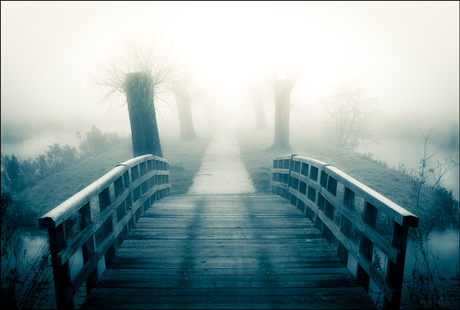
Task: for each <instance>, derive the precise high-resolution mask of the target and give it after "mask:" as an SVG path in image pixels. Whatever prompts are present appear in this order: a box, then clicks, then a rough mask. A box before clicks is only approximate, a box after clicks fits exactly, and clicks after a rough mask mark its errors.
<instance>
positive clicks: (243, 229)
mask: <svg viewBox="0 0 460 310" xmlns="http://www.w3.org/2000/svg"><path fill="white" fill-rule="evenodd" d="M81 308H82V309H94V308H97V309H100V308H124V309H128V308H226V309H231V308H233V309H235V308H264V309H265V308H297V309H298V308H302V309H306V308H325V309H332V308H353V309H358V308H375V306H374V303H373V302H372V300H371V298H370V297H369V296H368V294H367V293H366V291H365V289H364V288H363V287H361V286H358V285H357V282H356V279H355V277H354V276H353V275H352V274H351V273H350V271H349V270H348V269H347V268H346V267H344V266H343V265H342V264H341V263H340V262H339V260H338V258H337V249H336V247H334V246H333V245H331V244H330V243H328V242H327V240H326V239H324V238H322V236H321V232H320V231H319V230H318V229H316V228H314V226H313V224H312V222H311V221H310V220H309V219H307V218H305V215H304V214H303V213H302V212H301V211H299V210H298V209H297V208H296V207H294V206H292V205H291V204H289V202H288V201H287V200H286V199H283V198H280V197H278V196H275V195H271V194H227V195H178V196H173V197H167V198H164V199H162V200H160V201H157V202H155V203H154V204H153V205H152V207H150V208H149V209H148V210H147V211H146V212H145V214H144V216H143V217H142V218H140V219H139V221H138V222H137V224H136V227H135V228H134V229H133V230H131V232H130V234H129V236H128V237H127V238H126V239H125V240H124V242H123V243H122V245H121V246H120V247H119V249H118V250H117V252H116V254H115V257H114V258H113V260H112V261H111V263H110V264H109V265H108V266H107V269H106V270H105V272H104V274H103V275H102V276H101V278H100V279H99V284H98V285H97V286H96V287H94V288H93V289H92V290H91V292H90V294H89V295H88V297H87V298H86V300H85V302H84V303H83V305H82V307H81Z"/></svg>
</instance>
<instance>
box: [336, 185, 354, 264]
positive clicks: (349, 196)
mask: <svg viewBox="0 0 460 310" xmlns="http://www.w3.org/2000/svg"><path fill="white" fill-rule="evenodd" d="M343 204H344V205H345V206H346V207H347V208H348V209H350V210H352V211H354V209H355V193H354V192H353V191H352V190H350V189H349V188H348V187H345V194H344V196H343ZM340 231H341V232H342V233H343V234H344V235H345V236H347V237H350V235H351V222H350V221H349V220H348V219H347V218H346V217H345V216H342V221H341V224H340ZM338 257H339V259H340V260H341V261H342V263H343V264H344V265H345V266H346V265H347V264H348V250H347V249H346V248H345V247H344V246H343V244H342V243H341V242H339V247H338Z"/></svg>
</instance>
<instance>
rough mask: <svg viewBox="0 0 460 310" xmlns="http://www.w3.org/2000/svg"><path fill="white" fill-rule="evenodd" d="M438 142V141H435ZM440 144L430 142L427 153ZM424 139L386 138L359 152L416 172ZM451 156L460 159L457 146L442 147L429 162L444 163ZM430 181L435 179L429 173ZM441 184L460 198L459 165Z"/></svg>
mask: <svg viewBox="0 0 460 310" xmlns="http://www.w3.org/2000/svg"><path fill="white" fill-rule="evenodd" d="M435 143H437V142H435ZM438 147H439V144H430V143H429V144H428V145H427V154H428V155H431V154H432V153H433V152H434V151H435V150H436V149H437V148H438ZM423 149H424V140H423V139H385V140H382V141H380V144H372V145H370V146H368V147H363V148H360V149H359V150H358V152H359V153H372V154H374V155H373V158H374V159H377V160H381V161H384V162H386V163H387V164H388V165H389V166H390V167H392V166H394V167H396V168H398V167H399V165H405V166H406V168H407V170H408V172H411V171H412V172H413V173H416V171H418V170H419V165H420V159H421V158H422V156H423ZM449 156H450V157H451V158H452V159H453V160H454V161H456V162H458V161H459V150H458V149H456V148H442V149H441V151H440V152H439V153H438V154H437V155H435V156H434V157H433V158H432V159H431V160H430V163H429V166H430V167H435V166H436V161H440V162H442V163H444V159H445V158H448V157H449ZM428 177H429V179H428V183H429V184H433V183H434V179H433V177H432V176H431V175H428ZM443 180H445V181H443V182H442V183H441V186H443V187H445V188H446V189H448V190H452V196H454V198H455V199H457V200H458V199H459V166H456V167H455V168H454V169H453V170H451V171H449V172H448V173H446V174H445V176H444V177H443Z"/></svg>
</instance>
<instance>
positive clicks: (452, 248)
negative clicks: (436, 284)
mask: <svg viewBox="0 0 460 310" xmlns="http://www.w3.org/2000/svg"><path fill="white" fill-rule="evenodd" d="M426 245H427V249H428V251H429V252H430V253H429V255H428V257H429V262H430V266H431V267H432V268H434V269H433V275H437V272H436V271H435V269H437V270H438V271H439V275H440V276H441V277H443V278H444V279H445V282H444V284H443V285H444V286H445V287H448V288H449V289H451V290H456V296H457V297H456V298H457V299H454V298H453V299H452V301H453V303H454V305H455V304H457V305H458V296H459V286H458V284H459V279H458V277H459V275H458V273H459V255H460V254H459V253H460V245H459V231H458V230H447V231H443V232H439V231H435V232H431V233H430V235H429V238H428V242H427V244H426ZM374 253H377V254H379V255H380V257H383V258H385V255H384V254H383V253H382V252H381V251H380V250H379V249H378V248H374ZM431 254H432V255H431ZM416 261H418V262H421V261H423V255H422V254H421V252H420V250H419V248H418V246H417V245H416V244H415V243H413V242H412V241H409V242H408V244H407V250H406V261H405V264H404V286H403V291H402V297H401V304H402V306H403V307H405V308H407V307H408V303H409V300H410V299H409V293H410V292H409V289H408V287H407V286H408V285H411V282H412V278H411V273H412V271H413V270H414V267H415V266H416ZM380 266H381V268H382V269H383V272H384V273H385V272H386V261H382V262H381V265H380ZM347 267H348V269H349V270H350V271H351V273H353V274H354V275H355V276H356V260H355V259H354V258H353V256H351V254H349V255H348V266H347ZM369 292H370V295H371V297H372V299H373V300H374V302H376V301H377V300H379V305H380V306H382V301H383V299H382V298H383V296H382V295H380V296H379V292H380V289H379V288H378V287H377V285H376V284H375V283H373V281H372V280H371V283H370V285H369ZM454 308H455V306H454Z"/></svg>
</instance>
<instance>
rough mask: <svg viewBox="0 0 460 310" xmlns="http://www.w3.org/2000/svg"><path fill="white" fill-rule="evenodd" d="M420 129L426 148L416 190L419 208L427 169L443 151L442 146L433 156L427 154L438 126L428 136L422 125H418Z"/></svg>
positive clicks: (421, 160)
mask: <svg viewBox="0 0 460 310" xmlns="http://www.w3.org/2000/svg"><path fill="white" fill-rule="evenodd" d="M417 125H418V124H417ZM418 128H419V129H420V132H421V133H422V136H423V139H424V140H425V141H424V142H425V144H424V147H423V157H422V158H421V159H420V166H419V168H420V170H419V171H418V180H417V184H416V185H417V188H416V191H417V202H416V205H417V207H418V206H419V202H420V193H421V191H422V187H423V185H425V183H426V181H427V175H426V169H429V168H428V166H429V161H430V159H431V158H432V157H433V156H435V155H436V154H438V153H439V152H440V151H441V148H442V145H441V146H439V147H438V148H437V149H436V150H435V151H434V152H433V153H431V155H428V154H427V144H428V139H430V137H431V136H432V135H433V134H434V133H435V132H436V130H437V128H436V126H433V128H431V130H430V132H429V133H428V134H426V135H425V134H424V133H423V130H422V128H420V125H418ZM428 171H429V172H430V170H428Z"/></svg>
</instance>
